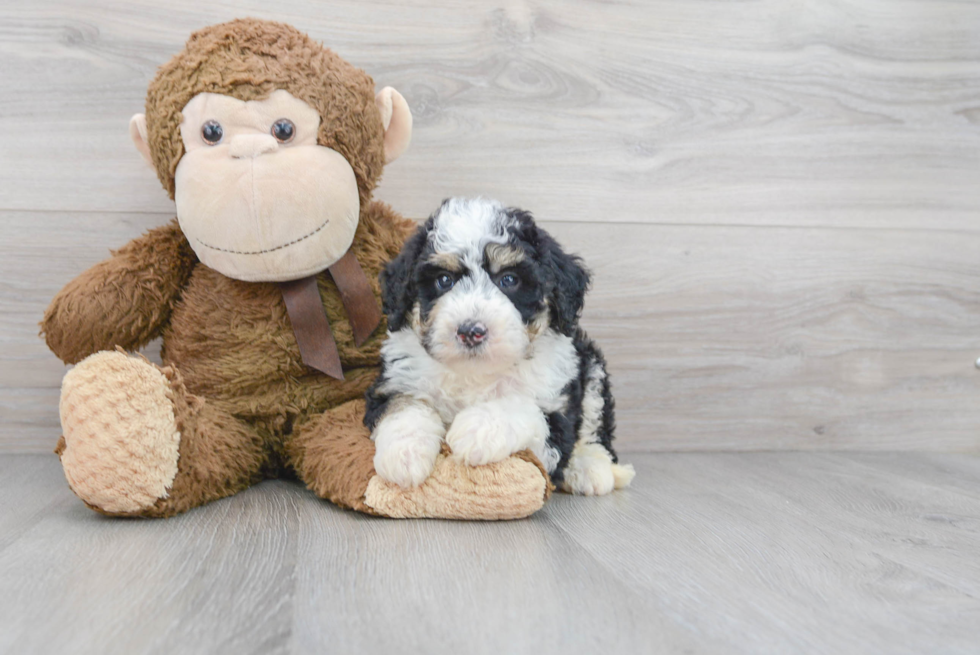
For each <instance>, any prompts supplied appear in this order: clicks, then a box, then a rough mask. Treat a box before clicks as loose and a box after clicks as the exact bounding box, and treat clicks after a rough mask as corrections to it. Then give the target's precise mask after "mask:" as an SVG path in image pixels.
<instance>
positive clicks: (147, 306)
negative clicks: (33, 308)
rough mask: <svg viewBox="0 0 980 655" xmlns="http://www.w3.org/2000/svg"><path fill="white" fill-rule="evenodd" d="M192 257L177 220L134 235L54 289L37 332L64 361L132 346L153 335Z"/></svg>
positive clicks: (166, 316) (184, 279)
mask: <svg viewBox="0 0 980 655" xmlns="http://www.w3.org/2000/svg"><path fill="white" fill-rule="evenodd" d="M195 264H197V257H196V256H195V255H194V251H193V250H191V247H190V244H188V242H187V239H186V238H185V237H184V235H183V233H182V232H181V231H180V228H179V227H178V226H177V221H176V220H173V221H171V222H170V223H168V224H167V225H164V226H162V227H158V228H155V229H153V230H150V231H149V232H147V233H146V234H144V235H143V236H141V237H138V238H136V239H133V240H132V241H130V242H129V243H127V244H126V245H125V246H123V247H122V248H120V249H119V250H117V251H115V252H113V253H112V257H110V258H109V259H107V260H105V261H103V262H100V263H98V264H96V265H95V266H93V267H92V268H90V269H88V270H87V271H85V272H84V273H82V274H81V275H79V276H78V277H76V278H75V279H74V280H72V281H71V282H69V283H68V284H67V285H66V286H65V288H64V289H62V290H61V291H59V292H58V294H57V295H56V296H55V297H54V300H52V301H51V304H50V305H49V306H48V309H47V310H46V311H45V312H44V320H42V321H41V333H42V334H43V335H44V338H45V340H46V341H47V344H48V347H49V348H50V349H51V350H52V351H53V352H54V354H55V355H57V356H58V357H59V358H60V359H61V360H62V361H64V362H65V363H66V364H74V363H76V362H79V361H81V360H82V359H84V358H85V357H88V356H89V355H91V354H92V353H95V352H98V351H100V350H108V349H111V348H114V347H116V346H121V347H123V348H125V349H127V350H135V349H137V348H140V347H142V346H144V345H146V344H147V343H148V342H149V341H150V340H151V339H153V338H154V337H156V336H158V335H159V334H160V331H161V330H162V329H163V326H164V325H166V323H167V321H168V320H169V319H170V311H171V309H172V308H173V305H174V303H175V302H176V300H177V298H178V297H179V296H180V292H181V290H182V289H183V287H184V285H185V284H186V283H187V279H188V277H189V276H190V273H191V271H192V270H193V269H194V266H195Z"/></svg>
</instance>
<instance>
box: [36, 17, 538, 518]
mask: <svg viewBox="0 0 980 655" xmlns="http://www.w3.org/2000/svg"><path fill="white" fill-rule="evenodd" d="M275 89H286V90H287V91H289V92H290V93H292V94H293V95H294V96H296V97H297V98H300V99H302V100H304V101H306V102H307V103H309V104H310V105H311V106H313V107H314V108H316V109H318V110H319V111H320V114H321V118H322V122H321V126H320V132H319V136H318V140H319V143H320V145H325V146H328V147H330V148H333V149H334V150H337V151H338V152H340V153H341V154H342V155H343V156H344V157H345V158H346V159H347V161H348V162H349V163H350V165H351V167H352V168H353V169H354V171H355V175H356V179H357V184H358V190H359V194H360V196H361V214H360V223H359V225H358V227H357V231H356V234H355V237H354V242H353V246H352V248H353V251H354V254H355V255H356V257H357V260H358V262H359V263H360V264H361V266H362V268H363V269H364V272H365V273H366V275H367V278H368V280H369V281H370V284H371V288H372V291H373V292H374V295H375V297H376V299H377V300H378V302H379V306H380V288H379V283H378V275H379V272H380V271H381V269H382V267H383V266H384V264H385V263H386V262H387V261H389V260H390V259H392V258H393V257H394V256H395V255H397V254H398V252H399V250H400V248H401V245H402V243H403V242H404V240H405V238H406V237H407V236H408V234H409V233H410V232H411V231H412V230H413V228H414V224H413V223H412V222H411V221H408V220H405V219H403V218H401V217H400V216H398V215H397V214H396V213H395V212H393V211H392V210H391V208H390V207H388V206H387V205H384V204H382V203H379V202H374V201H371V200H370V198H371V192H372V190H373V188H374V186H375V184H376V183H377V181H378V179H379V177H380V175H381V169H382V166H383V164H384V146H383V139H384V132H383V128H382V125H381V119H380V115H379V112H378V109H377V107H376V106H375V103H374V83H373V81H372V80H371V78H370V77H369V76H368V75H367V74H365V73H364V72H362V71H360V70H358V69H356V68H354V67H353V66H351V65H350V64H348V63H347V62H345V61H343V60H342V59H340V58H339V57H337V56H336V55H335V54H333V53H332V52H330V51H329V50H327V49H326V48H323V47H322V46H320V45H319V44H317V43H315V42H313V41H312V40H310V39H309V38H308V37H306V36H305V35H303V34H302V33H300V32H298V31H296V30H295V29H293V28H291V27H289V26H286V25H281V24H278V23H269V22H264V21H255V20H241V21H233V22H231V23H227V24H224V25H217V26H214V27H210V28H207V29H205V30H202V31H200V32H197V33H195V34H194V35H193V36H192V37H191V39H190V40H189V41H188V44H187V48H186V49H185V50H184V51H183V52H182V53H180V54H179V55H177V56H176V57H175V58H174V59H173V60H172V61H171V62H170V63H168V64H166V65H165V66H163V67H162V68H161V69H160V71H159V73H158V75H157V77H156V79H155V80H154V81H153V83H152V84H151V85H150V90H149V94H148V97H147V103H146V115H147V128H148V133H149V137H148V141H149V144H150V148H151V154H152V157H153V161H154V162H155V164H156V168H157V173H158V175H159V177H160V180H161V182H162V183H163V185H164V187H165V188H166V189H167V190H168V192H169V193H170V195H171V197H173V195H174V171H175V169H176V166H177V163H178V162H179V160H180V158H181V156H182V154H183V145H182V142H181V139H180V133H179V129H178V126H179V124H180V122H181V116H180V109H181V108H182V107H183V106H184V104H186V103H187V102H188V101H189V100H190V99H191V98H192V97H194V96H195V95H196V94H198V93H201V92H213V93H223V94H227V95H230V96H234V97H236V98H239V99H241V100H252V99H259V98H262V97H265V96H267V95H268V94H269V93H271V92H272V91H273V90H275ZM318 284H319V288H320V294H321V297H322V300H323V305H324V308H325V310H326V313H327V316H328V318H329V320H330V325H331V327H332V330H333V334H334V337H335V339H336V342H337V346H338V350H339V354H340V359H341V362H342V364H343V368H344V373H345V376H346V379H345V380H343V381H339V380H335V379H333V378H330V377H327V376H325V375H322V374H320V373H318V372H317V371H314V370H312V369H310V368H308V367H307V366H305V365H304V364H303V363H302V360H301V357H300V353H299V347H298V345H297V343H296V339H295V337H294V336H293V331H292V327H291V325H290V322H289V317H288V315H287V313H286V308H285V305H284V303H283V300H282V295H281V291H280V289H279V287H278V285H276V284H273V283H258V282H241V281H237V280H233V279H230V278H227V277H225V276H223V275H221V274H220V273H217V272H216V271H214V270H212V269H210V268H207V267H206V266H204V265H201V264H199V263H198V261H197V258H196V256H195V255H194V253H193V251H192V250H191V248H190V246H189V244H188V243H187V240H186V238H185V237H184V235H183V233H182V232H181V230H180V228H179V227H178V225H177V222H176V221H173V222H171V223H170V224H168V225H165V226H163V227H160V228H157V229H154V230H151V231H150V232H148V233H147V234H145V235H144V236H142V237H140V238H137V239H134V240H133V241H132V242H130V243H129V244H127V245H126V246H125V247H123V248H122V249H120V250H119V251H117V252H114V253H113V255H112V258H110V259H109V260H107V261H104V262H102V263H100V264H98V265H96V266H94V267H93V268H91V269H89V270H88V271H86V272H85V273H83V274H82V275H80V276H79V277H78V278H76V279H75V280H73V281H72V282H70V283H69V284H68V285H67V286H66V287H65V288H64V289H63V290H62V291H61V292H60V293H59V294H58V295H57V296H56V297H55V298H54V300H53V301H52V303H51V305H50V307H49V308H48V310H47V311H46V312H45V315H44V320H43V322H42V324H41V325H42V333H43V334H44V336H45V337H46V339H47V343H48V346H49V347H50V348H51V350H52V351H54V353H55V354H56V355H58V356H59V357H60V358H61V359H62V360H64V361H65V362H67V363H76V362H79V361H80V360H82V359H84V358H85V357H87V356H89V355H91V354H93V353H95V352H97V351H101V350H111V349H113V348H117V347H122V348H125V349H127V350H135V349H138V348H140V347H142V346H144V345H145V344H146V343H147V342H148V341H150V340H151V339H153V338H155V337H157V336H162V337H163V350H162V358H163V362H164V365H165V366H164V368H163V369H161V370H162V371H163V373H164V375H165V376H166V378H167V380H168V381H169V383H170V386H171V393H172V398H173V406H174V408H173V409H174V417H175V420H176V423H177V426H178V429H179V432H180V449H179V459H178V467H177V475H176V477H175V478H174V481H173V484H172V485H171V487H170V489H169V491H168V495H167V497H165V498H161V499H159V500H157V501H156V502H155V503H154V504H153V505H151V506H149V507H145V508H143V509H141V510H139V511H135V512H130V513H128V514H127V515H136V516H154V517H161V516H170V515H173V514H176V513H179V512H183V511H185V510H188V509H190V508H192V507H196V506H198V505H201V504H203V503H205V502H209V501H211V500H215V499H218V498H222V497H225V496H229V495H231V494H234V493H236V492H238V491H241V490H243V489H245V488H247V487H248V486H250V485H251V484H253V483H255V482H256V481H258V480H260V479H262V478H264V477H271V476H277V475H280V474H282V473H290V472H295V473H296V474H298V475H299V477H300V478H301V479H302V480H303V481H304V482H305V483H306V484H307V486H309V487H310V488H311V489H312V490H313V491H314V492H316V493H317V494H318V495H320V496H321V497H324V498H327V499H329V500H331V501H333V502H335V503H337V504H338V505H341V506H344V507H350V508H354V509H358V510H360V511H365V512H369V513H373V512H374V510H373V509H372V508H371V507H369V506H367V505H366V504H365V503H364V494H365V490H366V489H367V487H368V483H369V481H370V480H371V478H372V477H374V476H375V472H374V468H373V464H372V458H373V454H374V444H373V443H372V442H371V441H370V439H369V435H368V434H367V431H366V430H365V428H364V427H363V425H362V418H363V412H364V406H363V403H362V402H361V400H360V399H361V398H362V397H363V395H364V392H365V390H366V389H367V387H368V386H369V385H370V384H371V382H372V381H373V380H374V378H375V377H376V375H377V371H378V369H377V366H378V363H379V356H380V355H379V353H380V346H381V341H382V339H383V337H384V334H385V324H384V322H382V325H381V326H379V328H378V329H377V330H376V331H375V333H374V334H373V335H372V336H371V338H370V339H369V340H368V341H367V342H366V343H364V344H363V345H361V346H360V347H356V346H355V345H354V343H353V336H352V334H351V328H350V325H349V323H348V322H347V320H346V319H347V316H346V313H345V310H344V307H343V304H342V302H341V299H340V295H339V292H338V290H337V288H336V286H335V285H334V283H333V280H332V279H331V278H330V276H329V274H327V273H326V272H324V273H321V274H320V275H319V276H318ZM64 450H65V442H64V440H62V441H61V442H60V443H59V446H58V452H63V451H64ZM542 475H543V476H544V477H545V480H547V476H546V474H544V473H542ZM526 479H527V478H525V480H526ZM525 486H526V485H525ZM547 486H548V485H547V483H546V484H545V489H547ZM496 492H497V493H505V492H506V491H505V490H503V489H502V488H501V489H497V490H496ZM540 502H543V499H540ZM540 502H538V500H537V499H536V500H535V501H534V502H532V503H530V505H528V506H527V507H524V508H520V512H518V514H520V515H527V514H529V513H531V512H533V511H534V510H535V509H537V507H539V506H540ZM535 503H537V504H535ZM93 509H96V510H98V511H103V510H102V509H100V508H93ZM481 511H483V510H481ZM508 512H509V514H508V516H510V515H511V514H512V508H511V509H509V510H508ZM464 514H465V512H464ZM481 517H483V516H482V515H481Z"/></svg>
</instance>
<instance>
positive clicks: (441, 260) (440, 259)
mask: <svg viewBox="0 0 980 655" xmlns="http://www.w3.org/2000/svg"><path fill="white" fill-rule="evenodd" d="M426 261H428V263H430V264H433V265H434V266H439V267H441V268H444V269H446V270H447V271H453V272H454V273H459V272H460V271H462V270H463V262H461V261H460V260H459V257H458V256H456V255H454V254H452V253H448V252H435V253H432V255H430V256H429V259H428V260H426Z"/></svg>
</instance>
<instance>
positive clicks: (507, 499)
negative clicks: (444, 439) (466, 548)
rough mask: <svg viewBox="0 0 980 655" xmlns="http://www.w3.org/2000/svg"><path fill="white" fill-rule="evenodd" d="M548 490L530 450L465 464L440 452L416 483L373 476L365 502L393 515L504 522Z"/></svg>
mask: <svg viewBox="0 0 980 655" xmlns="http://www.w3.org/2000/svg"><path fill="white" fill-rule="evenodd" d="M550 493H551V482H550V480H549V479H548V476H547V474H546V473H545V472H544V468H543V467H542V466H541V464H540V462H538V460H537V459H536V458H535V457H534V455H532V454H531V452H530V451H528V450H525V451H521V452H519V453H515V454H514V455H512V456H510V457H508V458H506V459H504V460H501V461H499V462H495V463H493V464H487V465H485V466H468V465H466V464H464V463H462V462H459V461H456V459H454V458H453V457H451V456H449V454H448V453H447V452H445V451H444V452H443V453H442V454H440V455H439V456H438V457H437V458H436V464H435V468H434V469H433V470H432V473H431V474H430V475H429V477H428V478H427V479H426V480H425V482H423V483H422V484H421V485H420V486H418V487H413V488H411V489H403V488H402V487H400V486H398V485H397V484H394V483H392V482H388V481H387V480H385V479H383V478H382V477H381V476H379V475H375V476H374V477H373V478H371V481H370V482H369V483H368V487H367V491H366V492H365V494H364V503H365V504H366V505H367V506H368V507H370V508H371V509H373V510H374V511H375V512H377V513H379V514H382V515H384V516H390V517H392V518H443V519H471V520H506V519H519V518H524V517H526V516H530V515H531V514H533V513H534V512H536V511H538V510H539V509H541V507H542V506H544V502H545V500H547V498H548V496H549V495H550Z"/></svg>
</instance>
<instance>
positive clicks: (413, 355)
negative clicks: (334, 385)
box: [382, 330, 578, 424]
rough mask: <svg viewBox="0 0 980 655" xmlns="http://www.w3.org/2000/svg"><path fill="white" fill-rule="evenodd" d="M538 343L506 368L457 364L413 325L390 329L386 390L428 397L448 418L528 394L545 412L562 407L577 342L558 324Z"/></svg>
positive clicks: (574, 367) (573, 372) (385, 352)
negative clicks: (448, 362) (429, 346)
mask: <svg viewBox="0 0 980 655" xmlns="http://www.w3.org/2000/svg"><path fill="white" fill-rule="evenodd" d="M533 347H534V350H533V354H532V356H531V357H528V358H526V359H522V360H521V361H519V362H517V363H516V364H515V365H514V366H513V367H511V368H508V369H505V370H503V371H487V370H485V369H480V368H479V367H478V366H474V367H470V368H466V369H454V368H450V367H448V366H445V365H443V364H441V363H439V362H437V361H436V360H434V359H433V358H432V357H430V356H429V354H428V353H427V352H425V349H424V348H422V346H421V344H420V343H419V342H418V339H417V337H416V336H415V334H414V333H412V332H411V331H410V330H402V331H399V332H397V333H394V334H392V335H390V336H389V339H388V341H387V342H386V343H385V345H384V347H383V350H382V354H383V356H384V357H385V359H386V360H387V362H386V363H387V376H388V384H387V385H386V387H387V388H386V391H388V392H399V393H404V394H408V395H410V396H413V397H415V398H416V399H418V400H421V401H424V402H426V403H428V404H429V405H431V406H432V407H433V408H434V409H435V410H436V411H437V412H439V415H440V416H441V417H442V419H443V420H444V421H445V422H446V423H447V424H448V423H451V422H452V419H453V418H454V417H455V416H456V414H458V413H459V412H460V411H462V410H464V409H466V408H467V407H471V406H473V405H476V404H479V403H485V402H490V401H494V400H501V399H505V398H516V397H520V398H526V399H529V400H531V401H532V402H533V403H534V404H535V405H537V406H538V407H539V408H541V410H542V411H543V412H545V413H550V412H553V411H557V410H559V409H561V402H562V400H561V399H562V391H563V390H564V388H565V386H566V385H567V384H568V382H569V381H570V380H572V378H574V376H575V375H576V373H577V370H578V366H577V356H576V352H575V347H574V346H573V345H572V340H571V338H570V337H566V336H564V335H561V334H558V333H557V332H554V331H552V330H548V331H546V332H545V333H543V334H542V335H541V336H539V337H538V339H536V340H535V342H534V346H533Z"/></svg>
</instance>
